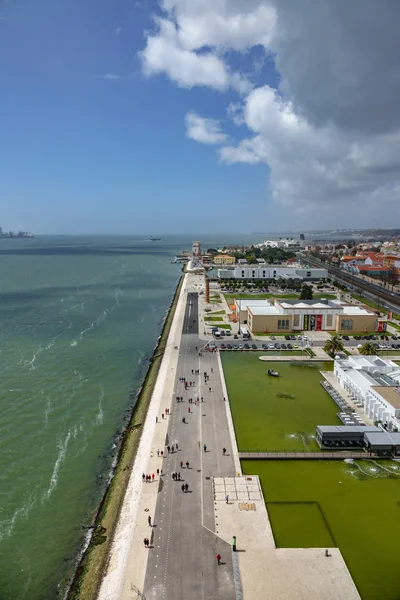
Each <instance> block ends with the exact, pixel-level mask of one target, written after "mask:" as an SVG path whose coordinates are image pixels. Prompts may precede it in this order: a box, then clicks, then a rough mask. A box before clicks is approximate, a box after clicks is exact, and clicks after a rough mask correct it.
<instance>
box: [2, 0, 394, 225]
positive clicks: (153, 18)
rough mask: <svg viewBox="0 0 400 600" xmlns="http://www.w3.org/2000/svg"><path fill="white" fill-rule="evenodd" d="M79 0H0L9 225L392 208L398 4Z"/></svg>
mask: <svg viewBox="0 0 400 600" xmlns="http://www.w3.org/2000/svg"><path fill="white" fill-rule="evenodd" d="M82 6H83V5H82V2H79V1H78V0H70V1H69V2H68V3H67V0H60V2H57V3H54V2H51V1H50V0H37V2H35V3H34V4H32V3H29V2H28V1H27V0H21V1H20V2H18V3H15V2H5V3H1V4H0V43H1V48H2V52H0V74H1V80H2V105H3V107H5V110H3V111H2V113H1V116H0V127H1V136H2V146H3V148H4V149H5V150H6V151H5V152H4V153H3V157H2V162H1V167H0V198H1V203H0V205H1V209H2V221H3V229H5V230H6V229H8V230H9V229H21V230H26V231H32V232H33V233H44V234H52V233H59V234H67V233H76V234H79V233H81V234H95V233H103V232H109V233H112V234H118V233H121V234H124V233H125V234H132V233H141V232H144V231H145V232H151V233H159V232H162V233H165V234H166V233H171V234H172V233H179V232H180V231H182V230H183V231H184V230H185V229H187V228H190V230H191V231H192V232H193V233H194V234H195V233H196V232H198V233H201V232H203V231H208V232H210V233H218V232H219V231H221V230H223V231H228V232H234V231H237V230H238V229H239V230H240V229H241V230H244V231H245V232H246V233H250V232H252V231H254V230H256V229H258V228H260V226H261V227H262V228H263V229H264V228H265V229H269V230H276V231H279V230H285V229H297V230H303V229H310V228H328V227H329V228H335V227H336V228H343V227H346V226H347V227H356V228H365V227H372V226H381V227H390V225H391V224H392V223H393V222H396V220H398V219H399V218H400V112H399V111H398V105H399V101H400V79H399V77H398V60H397V56H398V52H399V50H400V39H399V36H398V28H397V23H398V22H399V20H400V3H399V2H397V1H395V0H387V1H386V2H385V3H383V4H379V3H376V2H375V1H373V0H363V2H361V0H355V1H354V2H353V3H348V2H345V0H319V2H317V3H316V4H315V7H314V10H313V11H310V10H308V7H309V4H308V0H287V1H286V2H284V3H282V2H278V1H277V0H254V1H252V2H249V1H248V0H235V1H232V2H225V1H222V0H221V1H216V0H204V2H201V3H198V2H195V1H194V0H159V1H157V0H146V1H145V2H134V3H131V2H130V1H129V0H116V1H115V2H112V3H111V2H106V1H105V0H87V1H86V2H85V3H84V8H83V7H82ZM238 24H239V26H238ZM382 40H384V43H381V42H382ZM377 66H379V67H377ZM377 69H379V84H378V81H377ZM382 90H385V92H384V93H382Z"/></svg>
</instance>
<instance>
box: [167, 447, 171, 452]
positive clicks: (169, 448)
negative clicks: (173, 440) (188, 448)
mask: <svg viewBox="0 0 400 600" xmlns="http://www.w3.org/2000/svg"><path fill="white" fill-rule="evenodd" d="M167 450H168V454H169V453H170V451H171V446H167Z"/></svg>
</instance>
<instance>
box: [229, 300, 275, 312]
mask: <svg viewBox="0 0 400 600" xmlns="http://www.w3.org/2000/svg"><path fill="white" fill-rule="evenodd" d="M235 302H236V306H237V307H238V308H239V310H247V309H248V308H249V306H250V307H255V306H272V304H271V303H270V302H268V300H252V299H251V298H250V299H248V300H238V299H236V300H235ZM252 312H253V311H252Z"/></svg>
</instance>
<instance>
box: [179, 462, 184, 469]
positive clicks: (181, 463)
mask: <svg viewBox="0 0 400 600" xmlns="http://www.w3.org/2000/svg"><path fill="white" fill-rule="evenodd" d="M179 464H180V465H181V469H183V461H182V460H181V462H180V463H179Z"/></svg>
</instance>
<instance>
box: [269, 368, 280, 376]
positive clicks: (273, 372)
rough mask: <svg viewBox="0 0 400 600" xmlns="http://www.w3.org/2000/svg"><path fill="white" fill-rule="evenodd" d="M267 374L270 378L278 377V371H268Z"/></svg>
mask: <svg viewBox="0 0 400 600" xmlns="http://www.w3.org/2000/svg"><path fill="white" fill-rule="evenodd" d="M267 373H268V375H271V377H279V373H278V371H274V370H273V369H268V371H267Z"/></svg>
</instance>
